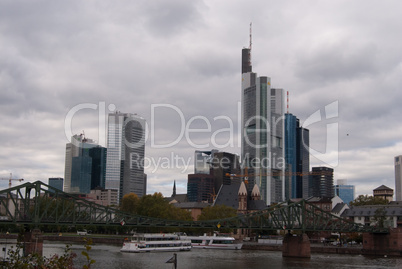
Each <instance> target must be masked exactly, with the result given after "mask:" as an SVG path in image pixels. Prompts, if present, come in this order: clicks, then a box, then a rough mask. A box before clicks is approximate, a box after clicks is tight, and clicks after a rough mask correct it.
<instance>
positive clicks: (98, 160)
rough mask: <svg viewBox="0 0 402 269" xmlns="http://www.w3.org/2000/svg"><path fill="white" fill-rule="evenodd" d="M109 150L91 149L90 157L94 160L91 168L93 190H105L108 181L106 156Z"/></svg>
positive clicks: (101, 148) (98, 147)
mask: <svg viewBox="0 0 402 269" xmlns="http://www.w3.org/2000/svg"><path fill="white" fill-rule="evenodd" d="M106 153H107V149H106V148H104V147H101V146H96V147H93V148H90V149H89V157H91V159H92V167H91V190H94V189H95V188H98V187H100V188H102V189H104V188H105V180H106V156H107V154H106Z"/></svg>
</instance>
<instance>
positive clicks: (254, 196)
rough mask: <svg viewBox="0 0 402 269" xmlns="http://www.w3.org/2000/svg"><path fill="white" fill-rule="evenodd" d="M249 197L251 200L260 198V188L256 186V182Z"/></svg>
mask: <svg viewBox="0 0 402 269" xmlns="http://www.w3.org/2000/svg"><path fill="white" fill-rule="evenodd" d="M251 198H252V199H253V200H259V199H260V198H261V193H260V188H258V186H257V184H255V185H254V187H253V190H252V191H251Z"/></svg>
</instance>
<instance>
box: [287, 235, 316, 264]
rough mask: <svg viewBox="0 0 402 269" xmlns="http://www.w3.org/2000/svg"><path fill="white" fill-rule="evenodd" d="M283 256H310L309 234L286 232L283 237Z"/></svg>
mask: <svg viewBox="0 0 402 269" xmlns="http://www.w3.org/2000/svg"><path fill="white" fill-rule="evenodd" d="M282 257H295V258H310V257H311V248H310V239H309V238H308V236H307V234H305V233H303V234H301V235H292V234H290V233H288V234H286V235H285V238H283V244H282Z"/></svg>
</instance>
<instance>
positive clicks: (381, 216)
mask: <svg viewBox="0 0 402 269" xmlns="http://www.w3.org/2000/svg"><path fill="white" fill-rule="evenodd" d="M386 213H387V211H386V210H385V208H383V207H381V208H377V209H376V211H375V212H374V221H375V222H376V223H375V224H376V226H378V227H380V228H384V226H385V220H386V219H387V217H386Z"/></svg>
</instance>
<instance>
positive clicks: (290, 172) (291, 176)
mask: <svg viewBox="0 0 402 269" xmlns="http://www.w3.org/2000/svg"><path fill="white" fill-rule="evenodd" d="M296 130H297V118H296V116H294V115H292V114H289V113H286V114H285V160H286V165H287V169H286V170H287V171H286V177H285V180H286V183H285V198H286V199H293V198H298V197H297V188H296V171H297V160H296V152H297V150H296Z"/></svg>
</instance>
